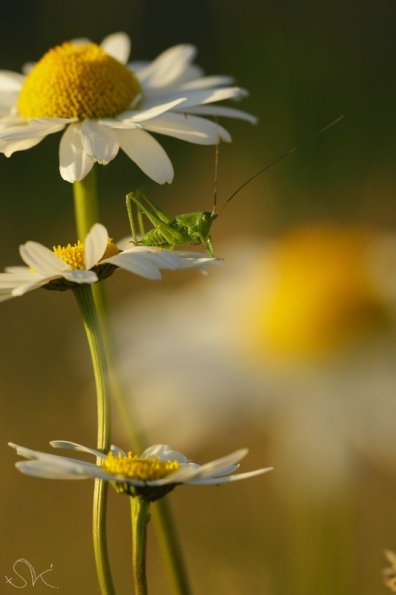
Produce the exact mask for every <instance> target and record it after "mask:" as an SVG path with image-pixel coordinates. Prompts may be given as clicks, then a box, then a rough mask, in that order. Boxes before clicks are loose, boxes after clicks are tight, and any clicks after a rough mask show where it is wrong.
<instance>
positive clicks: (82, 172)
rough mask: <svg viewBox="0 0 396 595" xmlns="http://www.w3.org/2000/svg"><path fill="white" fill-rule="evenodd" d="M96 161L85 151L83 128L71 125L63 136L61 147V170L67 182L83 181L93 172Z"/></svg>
mask: <svg viewBox="0 0 396 595" xmlns="http://www.w3.org/2000/svg"><path fill="white" fill-rule="evenodd" d="M93 164H94V159H93V158H92V157H90V156H89V155H87V153H86V152H85V151H84V149H83V145H82V138H81V128H80V125H79V124H71V125H70V126H68V127H67V129H66V130H65V132H64V134H63V135H62V138H61V142H60V146H59V170H60V174H61V176H62V178H63V179H64V180H66V181H67V182H76V181H77V180H82V179H84V178H85V176H86V175H87V174H88V173H89V172H90V171H91V169H92V167H93Z"/></svg>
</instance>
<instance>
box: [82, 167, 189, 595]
mask: <svg viewBox="0 0 396 595" xmlns="http://www.w3.org/2000/svg"><path fill="white" fill-rule="evenodd" d="M73 193H74V209H75V218H76V226H77V233H78V236H79V238H80V240H81V241H83V240H84V238H85V236H86V235H87V233H88V231H89V230H90V229H91V227H92V225H93V224H94V223H97V222H98V221H99V205H98V195H97V185H96V177H95V168H93V169H92V170H91V172H90V173H89V174H88V176H86V177H85V178H84V180H82V181H81V182H75V183H74V184H73ZM92 289H93V296H94V301H95V305H96V308H97V312H98V316H99V322H100V326H101V329H102V337H103V344H104V349H105V351H106V356H107V357H106V359H107V362H108V367H109V380H110V385H111V392H112V395H113V397H114V399H115V402H116V405H117V409H118V411H119V414H120V417H121V419H122V422H123V424H124V427H125V430H126V433H127V435H128V439H129V441H130V444H131V447H133V448H134V449H135V450H137V451H139V452H140V451H142V450H144V448H146V446H147V444H146V440H145V437H144V433H143V431H142V429H141V428H140V424H138V422H137V417H136V415H133V418H132V415H131V413H130V410H131V407H129V408H128V407H127V405H126V401H125V398H124V396H123V392H122V390H121V387H120V384H119V380H118V376H117V374H116V372H115V366H114V365H113V341H112V337H111V333H110V330H109V324H108V304H107V297H106V293H105V287H104V284H103V283H98V284H96V285H94V286H93V288H92ZM131 418H132V419H131ZM153 522H154V527H155V530H156V532H157V534H158V536H159V543H160V547H161V548H162V553H163V556H164V559H165V562H166V567H167V571H168V575H169V578H170V581H171V582H172V584H173V586H174V595H189V594H190V589H189V587H188V581H187V573H186V570H185V566H184V560H183V556H182V551H181V547H180V544H179V541H178V538H177V535H176V531H175V527H174V523H173V520H172V514H171V511H170V508H169V506H168V503H167V502H165V501H164V500H162V501H161V503H156V504H155V506H154V511H153Z"/></svg>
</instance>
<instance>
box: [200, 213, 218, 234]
mask: <svg viewBox="0 0 396 595" xmlns="http://www.w3.org/2000/svg"><path fill="white" fill-rule="evenodd" d="M217 217H218V213H214V212H213V211H212V212H211V213H209V211H203V212H202V213H200V214H199V220H198V228H199V231H200V233H201V234H202V236H203V237H204V238H206V237H208V236H209V235H210V228H211V227H212V223H213V221H214V220H215V219H216V218H217Z"/></svg>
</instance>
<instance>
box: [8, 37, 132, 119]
mask: <svg viewBox="0 0 396 595" xmlns="http://www.w3.org/2000/svg"><path fill="white" fill-rule="evenodd" d="M140 93H141V88H140V85H139V82H138V80H137V79H136V77H135V76H134V74H133V73H132V72H131V71H130V70H129V69H128V68H127V67H126V66H124V65H123V64H121V62H118V60H115V59H114V58H112V57H111V56H109V55H108V54H106V52H105V51H103V50H102V48H100V47H99V46H98V45H96V44H95V43H84V44H79V45H77V44H75V43H71V42H68V43H64V44H62V45H59V46H56V47H54V48H52V49H51V50H49V51H48V52H47V53H46V54H45V55H44V56H43V57H42V58H41V60H40V61H39V62H37V64H36V65H35V66H34V67H33V68H32V70H31V71H30V72H29V74H28V75H27V77H26V79H25V82H24V84H23V87H22V89H21V91H20V94H19V99H18V111H19V114H20V116H22V117H23V118H77V119H78V120H84V119H94V118H105V117H113V116H116V115H117V114H119V113H120V112H122V111H125V110H127V109H128V108H129V107H130V106H131V104H132V102H133V100H134V99H135V97H137V96H138V95H140Z"/></svg>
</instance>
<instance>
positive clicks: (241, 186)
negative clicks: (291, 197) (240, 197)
mask: <svg viewBox="0 0 396 595" xmlns="http://www.w3.org/2000/svg"><path fill="white" fill-rule="evenodd" d="M343 118H344V116H343V115H341V116H338V118H336V119H335V120H333V121H332V122H330V123H329V124H327V125H326V126H324V127H323V128H321V129H320V130H318V131H317V132H315V134H312V135H311V136H309V137H308V138H306V139H304V140H303V141H301V143H299V144H298V145H296V146H295V147H293V148H292V149H289V151H286V153H282V155H280V156H279V157H277V158H276V159H274V160H273V161H271V163H268V165H266V166H265V167H263V168H262V169H260V170H259V171H258V172H257V173H255V174H253V175H252V176H250V178H248V179H247V180H245V181H244V182H243V184H241V185H240V186H239V187H238V188H237V189H236V190H235V191H234V192H233V193H232V194H231V196H229V197H228V198H227V200H226V201H225V203H224V205H223V206H222V208H221V210H223V209H224V208H225V206H226V205H227V204H228V203H229V202H230V201H231V200H232V199H233V198H234V197H235V196H236V195H237V194H239V192H240V191H241V190H242V188H245V186H247V185H248V184H250V182H251V181H252V180H254V179H255V178H257V177H258V176H259V175H261V174H262V173H264V172H265V171H267V170H268V169H271V168H272V167H274V165H277V164H278V163H279V162H280V161H283V159H286V157H289V155H292V154H293V153H295V152H296V151H297V149H299V148H300V147H302V146H303V145H305V144H307V143H310V142H311V141H313V140H314V139H315V138H317V137H318V136H320V135H321V134H323V133H324V132H326V131H327V130H329V128H332V127H333V126H335V125H336V124H338V122H341V120H342V119H343ZM217 148H218V147H217ZM216 155H217V151H216ZM216 172H217V162H216ZM216 175H217V174H216ZM216 183H217V182H216ZM215 198H216V194H215Z"/></svg>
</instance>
